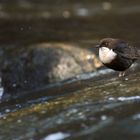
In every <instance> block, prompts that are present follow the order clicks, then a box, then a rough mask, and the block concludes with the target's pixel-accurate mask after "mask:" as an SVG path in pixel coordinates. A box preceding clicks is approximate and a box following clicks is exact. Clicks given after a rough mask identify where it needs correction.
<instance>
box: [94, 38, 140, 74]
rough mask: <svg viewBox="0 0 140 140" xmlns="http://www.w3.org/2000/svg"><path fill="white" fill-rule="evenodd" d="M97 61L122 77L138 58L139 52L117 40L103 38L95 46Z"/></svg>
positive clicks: (126, 43)
mask: <svg viewBox="0 0 140 140" xmlns="http://www.w3.org/2000/svg"><path fill="white" fill-rule="evenodd" d="M97 47H98V48H99V59H100V61H101V62H102V63H103V64H104V65H105V66H106V67H108V68H110V69H113V70H115V71H119V77H124V76H125V72H126V70H127V69H128V68H129V67H130V66H131V65H132V64H133V63H134V62H135V61H136V60H137V59H138V58H139V57H140V51H138V50H137V48H136V47H134V46H131V45H130V44H129V43H128V42H126V41H124V40H122V39H118V38H103V39H101V40H100V42H99V44H98V45H97Z"/></svg>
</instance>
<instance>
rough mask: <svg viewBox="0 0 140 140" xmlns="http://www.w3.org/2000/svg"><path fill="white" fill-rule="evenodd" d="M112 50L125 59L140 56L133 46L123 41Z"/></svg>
mask: <svg viewBox="0 0 140 140" xmlns="http://www.w3.org/2000/svg"><path fill="white" fill-rule="evenodd" d="M113 50H114V52H116V53H117V54H118V55H120V56H122V57H124V58H127V59H138V58H139V57H140V55H139V54H138V52H137V49H136V48H135V47H132V46H130V45H128V44H127V45H126V44H125V43H121V44H119V46H117V47H115V48H114V49H113Z"/></svg>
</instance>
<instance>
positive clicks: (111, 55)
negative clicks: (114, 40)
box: [99, 47, 117, 64]
mask: <svg viewBox="0 0 140 140" xmlns="http://www.w3.org/2000/svg"><path fill="white" fill-rule="evenodd" d="M116 56H117V54H116V53H115V52H114V51H113V50H112V49H109V48H107V47H101V48H99V58H100V60H101V62H102V63H104V64H109V63H111V62H112V61H113V60H114V59H115V58H116Z"/></svg>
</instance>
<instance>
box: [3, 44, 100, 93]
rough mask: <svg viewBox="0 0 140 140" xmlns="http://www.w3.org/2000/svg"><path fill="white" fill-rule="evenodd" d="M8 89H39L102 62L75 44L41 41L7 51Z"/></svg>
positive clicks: (90, 68) (11, 91)
mask: <svg viewBox="0 0 140 140" xmlns="http://www.w3.org/2000/svg"><path fill="white" fill-rule="evenodd" d="M2 63H3V64H2V68H1V71H2V84H3V86H4V88H5V93H10V94H11V93H17V92H21V91H27V90H30V89H37V88H40V87H43V86H46V85H47V84H50V83H55V82H59V81H62V80H65V79H68V78H72V77H74V76H76V75H77V74H81V73H84V72H91V71H94V70H96V69H97V68H99V67H100V66H101V63H100V61H99V60H98V58H97V57H96V55H95V54H94V53H93V52H91V51H89V50H88V49H85V48H79V47H77V46H75V45H67V44H57V43H56V44H55V43H52V44H51V43H50V44H49V43H42V44H38V45H31V46H29V47H26V48H25V47H23V48H20V49H19V48H17V49H15V48H13V50H12V51H11V50H10V51H9V50H8V51H6V52H5V59H4V60H3V62H2Z"/></svg>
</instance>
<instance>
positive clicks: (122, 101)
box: [0, 0, 140, 140]
mask: <svg viewBox="0 0 140 140" xmlns="http://www.w3.org/2000/svg"><path fill="white" fill-rule="evenodd" d="M139 4H140V2H139V1H138V0H137V1H136V0H134V1H128V0H127V1H126V0H124V1H116V2H115V1H114V2H111V1H108V2H104V1H102V0H100V1H94V2H93V1H90V0H88V1H85V0H82V1H77V2H75V1H64V0H56V2H55V3H52V1H51V0H50V1H47V2H46V1H42V2H38V1H31V0H30V1H28V2H27V1H24V0H23V1H18V2H17V1H13V2H12V3H11V2H10V1H9V2H8V1H7V2H4V1H3V2H1V6H0V18H1V20H0V42H1V43H0V44H1V54H0V55H1V56H3V55H2V53H3V51H5V50H8V49H9V48H15V47H18V48H19V47H23V46H26V45H27V46H28V45H30V44H35V43H40V42H56V43H58V42H65V43H76V44H78V45H80V46H81V47H87V48H89V49H92V46H93V43H96V42H98V41H99V40H100V39H101V38H104V37H117V38H123V39H125V40H129V41H130V42H133V44H134V45H135V46H136V47H139V45H140V41H139V33H140V28H139V26H140V19H139V17H140V6H139ZM11 50H12V51H16V49H9V51H11ZM8 53H9V52H8ZM3 59H5V58H4V56H3V57H2V58H1V60H0V61H2V60H3ZM0 63H1V62H0ZM139 77H140V72H139V67H137V68H136V69H134V70H132V71H131V72H129V73H128V75H127V77H126V78H124V79H119V78H117V74H116V73H115V72H113V71H111V70H108V69H101V70H99V71H97V72H93V73H86V74H81V75H77V76H76V77H74V78H71V79H69V80H65V81H62V82H58V83H55V84H52V85H49V86H46V87H43V88H41V89H37V90H35V91H34V90H33V91H29V92H27V93H26V94H24V96H20V98H13V99H11V100H8V101H6V100H5V101H3V102H1V103H0V111H1V112H0V139H1V140H4V139H6V140H11V139H12V140H25V139H30V140H39V139H41V140H61V139H68V140H85V139H88V140H93V139H95V140H102V139H104V140H112V139H113V140H124V139H127V140H139V139H140V108H139V107H140V78H139ZM1 92H2V91H1Z"/></svg>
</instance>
